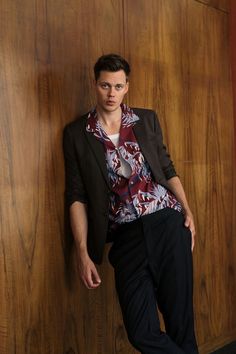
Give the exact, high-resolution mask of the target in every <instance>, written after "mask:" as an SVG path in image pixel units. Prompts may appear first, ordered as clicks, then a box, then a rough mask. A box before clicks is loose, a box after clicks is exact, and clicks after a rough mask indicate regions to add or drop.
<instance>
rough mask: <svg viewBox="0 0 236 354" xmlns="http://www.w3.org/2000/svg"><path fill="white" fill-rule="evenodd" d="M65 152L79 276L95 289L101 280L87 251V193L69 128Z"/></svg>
mask: <svg viewBox="0 0 236 354" xmlns="http://www.w3.org/2000/svg"><path fill="white" fill-rule="evenodd" d="M63 152H64V158H65V182H66V183H65V184H66V188H65V199H66V205H67V208H68V209H69V211H70V224H71V229H72V233H73V236H74V240H75V245H76V253H77V260H78V267H79V274H80V277H81V279H82V281H83V283H84V284H85V286H86V287H87V288H89V289H93V288H96V287H97V286H98V285H99V284H100V282H101V280H100V277H99V275H98V272H97V270H96V267H95V265H94V263H93V262H92V260H91V259H90V257H89V255H88V251H87V233H88V221H87V206H86V201H87V193H86V190H85V188H84V184H83V179H82V176H81V175H80V171H79V166H78V162H77V158H76V154H75V148H74V144H73V136H72V134H71V131H70V127H69V126H67V127H66V128H65V129H64V135H63Z"/></svg>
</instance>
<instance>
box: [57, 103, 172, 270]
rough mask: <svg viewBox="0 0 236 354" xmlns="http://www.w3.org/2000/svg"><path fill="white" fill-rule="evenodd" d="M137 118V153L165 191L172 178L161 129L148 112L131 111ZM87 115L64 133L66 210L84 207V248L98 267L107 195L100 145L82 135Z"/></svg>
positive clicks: (105, 228) (105, 233)
mask: <svg viewBox="0 0 236 354" xmlns="http://www.w3.org/2000/svg"><path fill="white" fill-rule="evenodd" d="M133 111H134V113H135V114H136V115H137V116H138V117H139V118H140V120H139V121H137V122H136V124H135V125H134V127H133V131H134V134H135V136H136V139H137V141H138V143H139V146H140V148H141V151H142V153H143V155H144V157H145V158H146V160H147V162H148V163H149V165H150V168H151V171H152V174H153V178H154V180H155V181H156V182H158V183H160V184H162V185H163V186H165V187H166V188H168V185H167V180H168V179H169V178H171V177H173V176H176V171H175V168H174V165H173V163H172V161H171V160H170V156H169V154H168V153H167V151H166V147H165V146H164V145H163V138H162V132H161V127H160V124H159V121H158V118H157V115H156V113H155V112H154V111H152V110H147V109H141V108H133ZM86 119H87V114H86V115H84V116H82V117H81V118H79V119H77V120H75V121H73V122H71V123H69V124H68V125H67V126H66V127H65V129H64V137H63V148H64V157H65V178H66V185H65V201H66V207H67V208H68V209H69V207H70V205H71V204H72V203H73V202H75V201H80V202H82V203H86V204H87V207H88V235H87V246H88V253H89V255H90V257H91V259H92V260H93V261H94V262H95V263H98V264H100V263H101V262H102V255H103V249H104V245H105V242H106V241H108V224H109V219H108V213H109V195H110V193H111V187H110V184H109V180H108V174H107V168H106V160H105V154H104V147H103V144H102V143H101V142H100V141H99V140H98V139H96V138H95V137H94V135H93V134H92V133H89V132H87V131H86V129H85V126H86Z"/></svg>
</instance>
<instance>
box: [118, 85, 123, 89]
mask: <svg viewBox="0 0 236 354" xmlns="http://www.w3.org/2000/svg"><path fill="white" fill-rule="evenodd" d="M123 88H124V85H116V89H117V90H122V89H123Z"/></svg>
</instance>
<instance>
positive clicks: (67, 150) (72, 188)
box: [63, 126, 87, 207]
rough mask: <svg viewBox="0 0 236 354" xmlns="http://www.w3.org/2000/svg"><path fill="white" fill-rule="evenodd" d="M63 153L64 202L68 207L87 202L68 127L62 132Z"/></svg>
mask: <svg viewBox="0 0 236 354" xmlns="http://www.w3.org/2000/svg"><path fill="white" fill-rule="evenodd" d="M63 152H64V161H65V201H66V204H67V206H68V207H69V206H70V205H71V204H72V203H74V202H75V201H79V202H81V203H86V202H87V193H86V190H85V187H84V183H83V179H82V176H81V173H80V169H79V163H78V160H77V157H76V151H75V144H74V140H73V136H72V134H71V132H70V126H66V127H65V129H64V132H63Z"/></svg>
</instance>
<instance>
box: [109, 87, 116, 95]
mask: <svg viewBox="0 0 236 354" xmlns="http://www.w3.org/2000/svg"><path fill="white" fill-rule="evenodd" d="M108 96H109V97H113V96H115V87H114V86H111V87H110V89H109V91H108Z"/></svg>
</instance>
